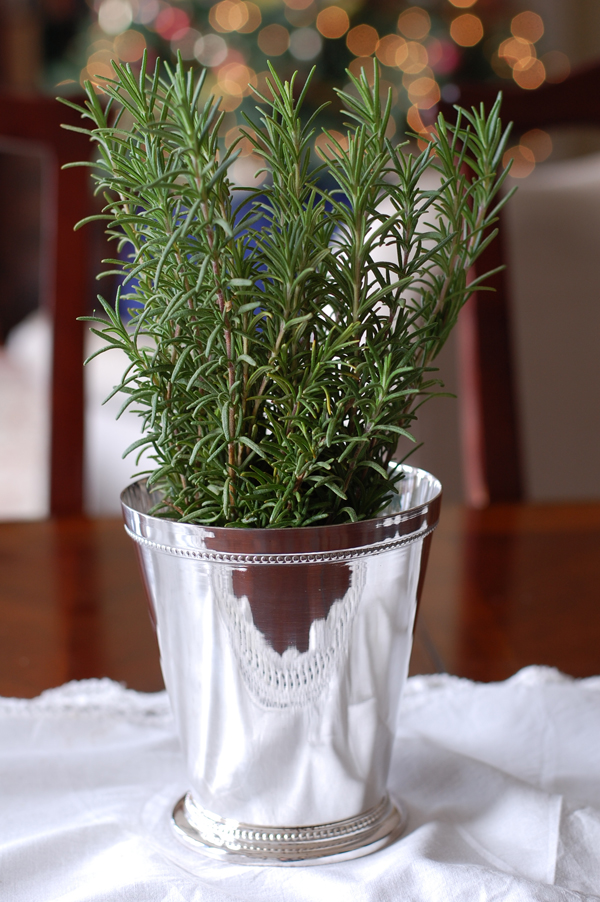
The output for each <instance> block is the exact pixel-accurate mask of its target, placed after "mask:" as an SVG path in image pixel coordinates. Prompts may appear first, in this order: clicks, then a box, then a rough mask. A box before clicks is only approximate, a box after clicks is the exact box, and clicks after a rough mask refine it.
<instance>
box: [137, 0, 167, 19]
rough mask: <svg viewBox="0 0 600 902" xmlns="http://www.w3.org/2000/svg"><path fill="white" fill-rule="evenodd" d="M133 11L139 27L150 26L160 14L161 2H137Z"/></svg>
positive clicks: (139, 0) (155, 0) (145, 0)
mask: <svg viewBox="0 0 600 902" xmlns="http://www.w3.org/2000/svg"><path fill="white" fill-rule="evenodd" d="M136 7H137V8H136V9H134V11H133V21H134V22H137V23H138V24H139V25H150V24H151V23H152V22H154V20H155V19H156V17H157V15H158V14H159V12H160V7H161V5H160V2H159V0H137V4H136Z"/></svg>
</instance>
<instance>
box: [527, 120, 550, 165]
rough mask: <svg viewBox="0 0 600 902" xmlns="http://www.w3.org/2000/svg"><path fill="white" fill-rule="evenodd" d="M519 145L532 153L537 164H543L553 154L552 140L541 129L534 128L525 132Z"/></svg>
mask: <svg viewBox="0 0 600 902" xmlns="http://www.w3.org/2000/svg"><path fill="white" fill-rule="evenodd" d="M519 143H520V144H521V146H522V147H527V148H528V149H529V150H530V151H531V152H532V154H533V157H534V160H535V162H536V163H543V162H544V160H547V159H548V157H549V156H550V154H551V153H552V138H551V137H550V135H549V134H548V132H545V131H544V130H543V129H541V128H532V129H530V130H529V131H528V132H525V134H524V135H522V137H521V141H520V142H519Z"/></svg>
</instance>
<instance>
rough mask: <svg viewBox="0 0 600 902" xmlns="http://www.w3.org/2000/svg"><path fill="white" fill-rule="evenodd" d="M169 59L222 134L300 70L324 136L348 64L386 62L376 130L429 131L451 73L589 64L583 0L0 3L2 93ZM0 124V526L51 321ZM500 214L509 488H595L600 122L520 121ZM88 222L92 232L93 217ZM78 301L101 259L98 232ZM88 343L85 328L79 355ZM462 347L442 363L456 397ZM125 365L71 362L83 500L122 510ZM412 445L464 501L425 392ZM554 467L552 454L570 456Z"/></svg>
mask: <svg viewBox="0 0 600 902" xmlns="http://www.w3.org/2000/svg"><path fill="white" fill-rule="evenodd" d="M145 50H146V51H147V53H148V56H149V58H150V60H151V61H152V60H154V59H156V58H157V57H160V58H161V59H164V60H169V59H174V57H175V55H176V54H177V53H178V52H180V53H181V54H182V56H183V58H184V59H185V60H188V61H189V62H190V65H196V66H205V67H207V68H208V70H209V75H208V78H207V81H206V93H208V92H213V93H215V94H216V95H218V96H220V97H221V98H222V100H221V107H222V109H223V110H224V111H225V114H226V115H225V117H224V120H223V126H222V137H223V140H224V141H225V143H226V144H229V143H231V141H233V140H234V139H235V138H236V137H237V135H238V128H239V125H240V123H241V122H242V121H243V120H242V112H247V113H251V111H252V108H253V100H252V91H251V86H254V87H256V88H257V89H258V90H264V86H265V76H266V74H267V59H270V60H271V61H272V63H273V65H274V66H275V67H276V69H277V71H278V73H279V74H280V75H281V76H283V77H289V76H290V75H291V74H292V72H293V71H294V70H299V73H300V75H299V78H300V80H301V81H302V80H303V79H304V78H305V77H306V74H307V73H308V71H309V70H310V69H311V68H312V67H313V66H315V67H316V75H315V78H314V80H313V83H312V86H311V92H310V95H309V98H308V109H309V110H310V109H312V108H315V107H316V106H319V105H321V104H322V103H323V102H326V101H331V102H332V105H331V106H330V107H328V108H327V110H326V111H325V112H324V113H322V114H321V117H320V121H319V125H322V126H325V127H327V128H329V129H331V130H334V131H337V132H338V137H339V139H340V140H343V135H342V133H341V129H342V128H343V126H342V123H341V120H340V119H339V117H338V115H337V112H336V110H337V103H336V100H335V94H334V88H336V87H338V88H343V87H344V86H345V85H346V84H347V81H348V79H347V76H346V74H345V70H346V69H350V71H351V72H353V73H358V72H359V71H360V69H365V70H366V71H367V73H369V72H372V69H373V60H374V59H375V58H377V59H378V60H379V62H380V64H381V71H382V83H381V86H382V91H384V92H387V91H388V90H389V89H391V91H392V95H393V100H394V108H393V120H392V122H391V123H390V128H389V136H390V137H391V138H392V139H393V140H404V138H403V136H404V134H405V132H406V130H407V129H410V130H412V131H413V132H417V133H423V134H424V133H426V132H427V130H428V128H430V127H431V123H432V122H433V121H434V118H435V116H436V115H437V112H438V108H439V104H440V102H443V101H446V102H450V103H453V102H460V99H461V85H464V84H465V83H489V84H493V85H497V87H498V89H503V88H506V89H511V90H513V89H514V90H520V91H523V92H527V93H532V92H535V91H537V90H539V89H541V88H542V87H543V86H544V85H546V84H548V83H550V84H557V83H561V82H563V81H564V80H565V79H567V78H568V77H569V75H570V73H571V72H572V71H577V70H578V69H581V68H582V67H583V68H585V66H586V65H590V64H592V63H594V62H596V61H599V60H600V4H598V2H597V0H419V2H416V3H411V2H403V0H394V2H391V0H335V2H333V3H331V2H329V0H285V2H284V0H219V2H211V0H88V2H85V0H0V89H1V90H2V91H3V92H4V93H6V94H10V95H11V96H18V97H28V96H29V97H32V96H37V95H43V94H45V95H48V96H50V97H53V96H56V95H57V94H62V95H64V96H72V97H76V96H77V95H78V94H80V93H81V86H82V84H83V83H84V81H86V80H90V81H92V82H94V83H95V84H96V85H97V86H98V87H99V89H100V90H101V87H102V83H103V79H105V78H106V77H110V75H111V71H112V70H111V61H112V60H120V61H123V62H128V63H130V64H131V65H132V67H133V68H134V69H135V68H136V67H139V65H140V60H141V57H142V54H143V52H144V51H145ZM1 132H2V128H1V123H0V210H2V214H3V215H2V217H0V519H5V520H6V519H32V518H40V517H44V516H45V515H47V513H48V509H49V508H48V460H49V450H48V444H49V438H48V436H49V413H48V410H49V401H48V398H49V371H50V362H51V361H50V358H51V329H52V323H51V317H50V315H49V312H48V310H47V306H48V305H47V298H46V295H47V290H46V286H47V280H48V272H49V268H50V269H51V268H52V266H53V261H52V260H51V259H49V258H48V246H49V245H48V242H47V241H46V238H45V235H46V234H47V230H48V229H47V205H48V196H47V194H48V192H47V191H46V190H45V188H44V184H45V183H44V178H45V176H44V159H43V156H41V155H40V154H39V153H37V152H36V151H35V147H34V148H33V149H32V147H31V146H29V145H28V144H27V142H22V143H19V142H18V141H15V140H14V139H5V138H2V137H1ZM509 158H513V169H512V178H511V180H510V181H511V184H516V185H518V186H519V191H518V193H517V196H516V198H515V199H514V200H513V201H512V202H511V204H510V205H509V208H508V212H507V227H508V228H507V243H508V258H509V270H508V275H509V283H510V286H511V291H510V295H511V343H512V344H511V347H512V354H513V357H514V369H515V374H516V375H515V381H516V395H517V398H516V400H517V412H518V418H519V424H520V434H521V445H522V449H521V450H522V457H523V469H524V494H525V497H526V498H527V499H528V500H533V501H553V500H569V499H580V500H581V499H592V498H598V497H600V468H599V467H598V460H600V404H599V403H598V401H599V398H598V386H599V385H600V354H599V353H598V340H599V338H600V305H599V304H598V288H597V277H596V260H597V259H598V256H599V252H600V131H598V132H596V131H595V130H593V129H583V128H576V129H575V128H571V129H569V130H566V129H565V130H561V131H550V130H549V131H544V130H541V129H537V128H536V129H529V130H526V131H524V132H522V133H520V134H518V133H515V134H514V135H513V138H512V140H511V142H510V146H509V149H508V150H507V152H506V155H505V162H507V161H508V159H509ZM257 168H258V161H257V159H255V158H254V157H253V154H252V153H251V148H250V146H249V142H248V146H247V147H245V146H244V145H242V155H241V156H240V158H239V159H238V161H237V162H236V164H235V168H234V171H233V176H234V178H236V179H237V180H238V181H240V182H241V183H245V184H249V183H250V182H251V180H252V179H253V178H254V173H255V171H256V169H257ZM90 228H91V227H90ZM91 244H92V247H93V253H92V255H91V256H92V260H91V262H90V278H89V298H88V299H87V304H88V308H89V309H90V310H91V309H92V308H93V306H94V298H95V294H96V292H97V291H98V290H101V291H102V293H103V294H105V295H106V296H107V297H111V296H112V293H114V286H111V284H110V283H103V284H101V286H100V288H98V286H95V285H94V275H95V273H96V272H97V271H98V270H99V269H100V268H101V267H100V260H101V258H102V257H103V256H106V255H108V253H109V249H107V248H106V247H105V245H104V244H103V238H102V233H101V229H97V230H96V231H95V232H93V236H92V239H91ZM96 347H97V345H96V344H95V339H94V337H93V336H90V337H89V339H88V341H87V351H88V352H90V351H93V350H94V349H95V348H96ZM458 355H459V345H458V344H457V339H456V338H453V339H452V341H451V342H450V343H449V344H448V346H447V348H446V349H445V351H444V352H443V355H442V359H441V361H440V369H441V376H442V378H443V380H444V383H445V388H446V390H447V391H449V392H454V393H455V392H457V391H458V388H459V378H458V370H457V361H458ZM122 369H123V361H122V360H121V359H120V358H119V356H118V354H117V353H114V352H111V353H109V354H106V355H102V356H101V357H99V358H97V359H96V360H95V361H94V362H93V363H92V364H91V365H90V366H89V367H88V369H87V372H86V509H87V511H88V512H89V513H91V514H111V513H116V512H118V495H119V491H120V490H121V488H123V487H124V486H125V485H126V484H127V482H128V481H129V479H130V476H131V475H132V473H133V472H134V470H135V464H134V462H133V461H132V460H129V459H128V460H125V461H123V460H121V451H122V449H123V448H125V447H126V446H127V445H128V444H130V442H131V441H133V440H134V439H135V437H136V435H137V429H138V427H137V421H136V419H135V417H133V416H126V417H124V418H122V419H121V420H120V421H119V422H118V423H115V420H114V415H115V412H116V410H118V408H119V406H120V401H119V400H118V399H113V400H112V401H111V402H110V403H109V404H107V405H105V406H104V407H102V406H101V401H102V400H103V398H104V397H105V396H106V395H107V394H108V392H109V391H110V389H111V388H112V386H113V385H114V384H115V383H116V382H117V381H118V379H119V376H120V373H121V371H122ZM416 432H417V437H418V439H419V441H421V440H422V441H424V445H423V448H422V449H419V451H417V453H416V454H415V455H414V457H413V458H412V459H411V462H414V463H418V464H419V465H422V466H425V467H426V468H427V469H430V470H432V471H433V472H434V473H435V474H436V475H438V476H439V477H440V478H441V480H442V482H443V484H444V488H445V492H446V498H447V499H449V500H452V501H461V500H464V499H465V471H464V462H463V455H462V453H461V420H460V409H459V404H458V403H457V401H456V400H453V399H451V398H444V399H435V400H432V401H431V402H430V403H429V404H427V405H426V406H425V407H424V408H423V414H422V417H421V419H420V422H419V425H418V427H417V430H416ZM565 463H566V465H565Z"/></svg>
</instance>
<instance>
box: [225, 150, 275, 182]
mask: <svg viewBox="0 0 600 902" xmlns="http://www.w3.org/2000/svg"><path fill="white" fill-rule="evenodd" d="M264 165H265V161H264V160H263V158H262V157H261V156H260V155H259V154H257V153H250V154H248V156H245V157H238V158H237V160H235V162H234V163H233V164H232V165H231V166H230V168H229V169H228V171H227V174H228V175H229V176H230V178H232V179H233V181H234V182H236V183H237V184H238V185H244V186H245V187H248V188H257V187H258V186H259V185H260V184H262V182H264V180H265V179H266V177H267V174H266V172H264ZM261 170H263V171H261Z"/></svg>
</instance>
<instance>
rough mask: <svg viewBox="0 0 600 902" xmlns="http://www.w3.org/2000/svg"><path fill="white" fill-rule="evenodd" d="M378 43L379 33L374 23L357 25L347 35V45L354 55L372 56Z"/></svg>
mask: <svg viewBox="0 0 600 902" xmlns="http://www.w3.org/2000/svg"><path fill="white" fill-rule="evenodd" d="M378 43H379V35H378V34H377V31H376V30H375V28H373V26H372V25H356V26H355V27H354V28H351V29H350V31H349V32H348V36H347V37H346V46H347V47H348V50H349V51H350V53H353V54H354V56H371V54H372V53H375V50H376V48H377V44H378Z"/></svg>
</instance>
